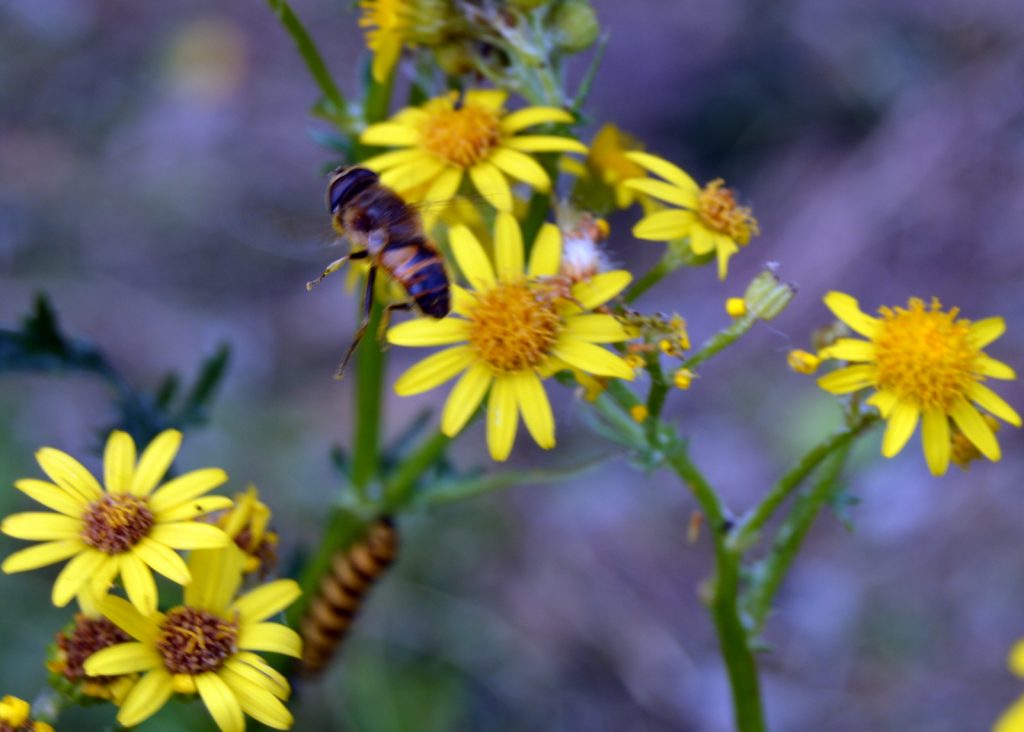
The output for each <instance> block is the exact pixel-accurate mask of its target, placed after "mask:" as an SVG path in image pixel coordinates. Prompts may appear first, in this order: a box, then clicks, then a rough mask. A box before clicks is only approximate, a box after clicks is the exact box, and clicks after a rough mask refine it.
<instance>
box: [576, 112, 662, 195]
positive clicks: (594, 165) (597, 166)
mask: <svg viewBox="0 0 1024 732" xmlns="http://www.w3.org/2000/svg"><path fill="white" fill-rule="evenodd" d="M638 150H643V144H641V142H640V141H639V140H637V139H636V138H635V137H633V136H632V135H630V134H627V133H625V132H623V131H622V130H620V129H619V128H618V127H616V126H615V125H613V124H610V123H609V124H606V125H604V126H603V127H602V128H601V129H600V130H598V131H597V134H596V135H594V139H593V140H591V141H590V152H588V153H587V159H586V161H584V162H580V161H578V160H575V159H573V158H563V159H562V161H561V163H560V167H561V168H562V169H563V170H564V171H566V172H567V173H570V174H571V175H574V176H576V177H577V178H580V179H581V180H583V181H586V184H585V185H587V184H589V185H588V187H589V186H590V185H592V186H599V187H601V190H602V191H606V192H604V193H601V194H600V195H598V196H596V197H597V198H600V199H601V200H602V201H606V202H607V203H605V208H606V209H608V208H611V205H610V201H611V200H614V201H615V207H616V208H629V207H630V206H632V205H633V203H634V202H635V201H636V198H637V195H636V191H635V190H634V189H632V188H631V187H629V186H627V185H626V181H628V180H631V179H633V178H641V177H643V176H644V175H645V171H644V169H643V168H642V167H641V166H640V165H638V164H637V163H635V162H633V161H632V160H630V159H629V158H628V157H627V156H626V153H628V152H631V151H638ZM590 197H591V196H589V195H586V194H584V195H583V198H585V199H586V198H590Z"/></svg>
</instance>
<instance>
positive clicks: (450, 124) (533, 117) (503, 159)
mask: <svg viewBox="0 0 1024 732" xmlns="http://www.w3.org/2000/svg"><path fill="white" fill-rule="evenodd" d="M507 98H508V93H507V92H504V91H500V90H497V89H488V90H483V89H476V90H471V91H468V92H466V94H465V96H464V97H463V99H462V101H461V103H459V95H458V93H457V92H452V93H450V94H447V95H445V96H442V97H436V98H434V99H431V100H429V101H427V102H425V103H424V104H423V105H422V106H420V107H407V108H406V109H403V110H402V111H400V112H398V113H397V114H396V115H395V116H394V117H392V118H391V119H390V120H388V121H386V122H380V123H378V124H374V125H370V126H369V127H368V128H367V129H366V131H365V132H363V134H362V136H361V137H360V141H361V142H362V143H364V144H366V145H379V146H382V147H397V148H402V149H400V150H395V151H393V152H388V153H384V154H382V155H378V156H376V157H373V158H370V159H369V160H367V161H365V163H363V164H364V165H365V166H366V167H368V168H370V169H372V170H375V171H377V172H379V173H380V174H381V183H383V184H384V185H386V186H389V187H391V188H394V189H395V190H396V191H398V193H400V194H401V195H402V196H403V197H404V198H406V200H410V201H430V202H444V201H448V200H450V199H451V198H452V197H453V196H454V195H455V193H456V191H458V189H459V186H460V185H461V184H462V180H463V178H464V177H465V176H468V177H469V179H470V180H471V181H472V183H473V186H474V187H475V188H476V189H477V191H478V192H479V193H480V195H481V196H483V197H484V198H485V199H486V200H487V201H489V202H490V203H491V205H493V206H494V207H495V208H496V209H498V210H499V211H511V210H512V207H513V196H512V188H511V186H510V184H509V178H511V179H512V180H514V181H519V182H522V183H526V184H527V185H529V186H530V187H531V188H533V189H534V190H535V191H538V192H541V193H545V192H547V191H549V190H550V189H551V178H550V177H549V176H548V174H547V172H546V171H545V170H544V168H542V167H541V165H540V164H539V163H538V162H537V161H536V160H534V159H533V158H532V157H531V155H533V154H535V153H544V152H573V153H586V152H587V148H586V146H585V145H583V144H582V143H580V142H578V141H577V140H574V139H572V138H571V137H562V136H557V135H528V134H526V135H524V134H520V133H521V132H523V131H524V130H526V129H528V128H530V127H534V126H536V125H539V124H545V123H552V122H555V123H570V122H572V121H573V116H572V115H571V114H569V113H568V112H566V111H565V110H563V109H558V108H556V107H527V108H525V109H520V110H517V111H515V112H511V113H507V112H506V111H505V101H506V99H507ZM434 213H435V215H436V213H437V212H434ZM425 214H426V215H425V217H424V218H429V214H431V212H430V211H427V212H425ZM429 224H430V222H429V221H428V226H429Z"/></svg>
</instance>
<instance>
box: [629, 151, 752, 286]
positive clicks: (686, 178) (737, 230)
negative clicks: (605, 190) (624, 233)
mask: <svg viewBox="0 0 1024 732" xmlns="http://www.w3.org/2000/svg"><path fill="white" fill-rule="evenodd" d="M626 157H627V158H629V159H630V160H632V161H633V162H634V163H636V164H637V165H639V166H641V167H642V168H644V169H645V170H648V171H650V172H652V173H654V174H655V175H657V176H659V177H661V178H663V179H664V180H655V179H654V178H638V179H634V180H630V181H627V182H626V184H625V185H626V186H628V187H629V188H632V189H633V190H635V191H639V192H640V193H645V194H647V195H649V196H652V197H654V198H656V199H658V200H660V201H665V202H666V203H669V204H672V205H673V206H679V207H680V208H678V209H670V210H668V211H658V212H657V213H652V214H651V215H650V216H646V217H644V218H643V219H641V220H640V221H639V222H638V223H637V225H636V226H634V227H633V236H635V237H637V238H638V239H649V240H652V241H672V240H673V239H681V238H683V237H689V239H690V250H691V251H692V252H693V253H694V254H696V255H697V256H704V255H707V254H711V253H712V252H714V253H715V254H716V256H717V258H718V278H719V279H723V280H724V279H725V275H726V272H727V270H728V266H729V258H730V257H732V255H734V254H735V253H736V252H738V251H739V248H740V247H744V246H746V245H747V244H748V243H750V239H751V238H752V237H754V236H757V235H758V234H759V233H760V229H759V228H758V225H757V219H755V218H754V215H753V214H752V213H751V211H750V209H749V208H746V207H744V206H740V205H738V204H737V203H736V197H735V195H734V194H733V192H732V190H731V189H729V188H726V187H725V181H723V180H722V179H721V178H718V179H715V180H713V181H711V182H710V183H708V184H707V185H706V186H704V187H703V188H701V187H700V186H698V185H697V183H696V182H695V181H694V180H693V178H691V177H690V175H689V174H688V173H686V172H685V171H684V170H683V169H682V168H680V167H678V166H676V165H673V164H672V163H670V162H668V161H667V160H663V159H662V158H659V157H656V156H654V155H650V154H648V153H643V152H632V153H627V154H626ZM666 181H667V182H666Z"/></svg>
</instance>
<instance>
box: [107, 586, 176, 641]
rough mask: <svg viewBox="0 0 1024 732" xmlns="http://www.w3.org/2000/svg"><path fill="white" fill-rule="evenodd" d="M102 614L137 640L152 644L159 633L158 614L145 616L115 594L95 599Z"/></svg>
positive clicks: (160, 618) (160, 617)
mask: <svg viewBox="0 0 1024 732" xmlns="http://www.w3.org/2000/svg"><path fill="white" fill-rule="evenodd" d="M97 606H98V607H99V610H100V612H101V613H103V615H104V616H105V617H106V618H107V619H108V620H109V621H110V622H112V623H113V624H114V625H116V626H117V627H118V628H120V629H121V630H123V631H124V632H125V633H127V634H128V635H130V636H131V637H132V638H134V639H135V640H137V641H141V642H142V643H145V644H147V645H152V643H153V642H154V641H155V639H156V637H157V635H158V634H159V632H160V630H159V627H158V626H159V622H160V621H161V620H162V618H163V616H162V615H160V614H157V615H153V616H150V617H145V616H144V615H143V614H142V613H140V612H139V611H138V610H137V609H136V607H135V606H134V605H132V604H131V603H130V602H128V601H127V600H125V599H124V598H123V597H118V596H117V595H106V596H105V597H103V598H101V599H100V600H98V601H97Z"/></svg>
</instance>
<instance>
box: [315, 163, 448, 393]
mask: <svg viewBox="0 0 1024 732" xmlns="http://www.w3.org/2000/svg"><path fill="white" fill-rule="evenodd" d="M327 210H328V211H329V212H330V214H331V223H332V224H333V226H334V229H335V231H337V232H338V233H339V234H342V235H345V236H347V237H348V239H349V241H350V242H351V244H352V251H351V252H350V253H349V254H347V255H345V256H344V257H342V258H341V259H338V260H335V261H334V262H331V263H330V264H329V265H327V268H326V269H324V271H323V273H322V274H321V275H320V276H319V277H318V278H317V279H315V280H313V281H312V282H309V283H307V284H306V289H307V290H311V289H313V287H314V286H315V285H317V284H319V283H320V282H321V281H322V280H323V279H324V278H325V277H327V276H328V275H330V274H331V273H333V272H336V271H337V270H338V269H340V268H341V267H342V265H344V264H345V263H346V262H348V261H349V260H359V259H368V260H369V261H370V272H369V274H368V275H367V277H366V287H365V289H364V291H363V320H362V322H361V323H360V325H359V328H358V329H357V330H356V334H355V336H354V337H353V338H352V344H351V345H350V346H349V348H348V351H347V352H346V353H345V357H344V358H343V359H342V361H341V365H340V366H339V367H338V372H337V374H336V378H339V379H340V378H341V377H342V376H343V375H344V373H345V367H346V366H347V365H348V362H349V359H351V358H352V354H353V353H355V350H356V347H357V346H358V345H359V341H360V340H362V338H363V335H365V333H366V329H367V327H368V326H369V323H370V310H371V308H372V307H373V287H374V284H375V282H376V278H377V270H378V269H382V270H384V271H385V272H387V273H388V274H389V275H391V277H393V278H394V279H395V280H396V281H397V282H398V283H399V284H400V285H402V287H403V288H404V289H405V291H406V292H407V293H408V294H409V296H410V297H411V298H412V301H411V302H404V303H394V304H391V305H388V306H387V308H385V314H384V318H385V319H384V321H383V322H382V326H383V327H386V323H387V319H388V318H389V317H390V314H391V311H393V310H409V309H410V308H411V307H412V306H413V305H415V306H416V308H417V309H419V310H420V312H422V313H423V314H424V315H428V316H430V317H432V318H443V317H445V316H446V315H448V313H449V312H450V311H451V283H450V282H449V280H448V272H447V270H446V269H445V266H444V260H443V259H442V257H441V253H440V252H439V251H438V250H437V247H436V246H434V244H433V242H431V241H430V239H428V238H427V236H426V234H425V233H424V231H423V222H422V221H421V220H420V216H419V213H418V212H417V211H416V209H415V208H413V207H412V206H410V205H409V204H407V203H406V202H405V201H403V200H402V198H401V197H400V196H399V195H398V194H397V193H395V192H394V191H393V190H391V189H390V188H388V187H387V186H384V185H381V182H380V176H378V175H377V174H376V173H374V172H373V171H372V170H369V169H368V168H362V167H359V166H351V167H340V168H337V169H335V170H334V171H333V172H332V173H331V176H330V182H329V183H328V184H327Z"/></svg>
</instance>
